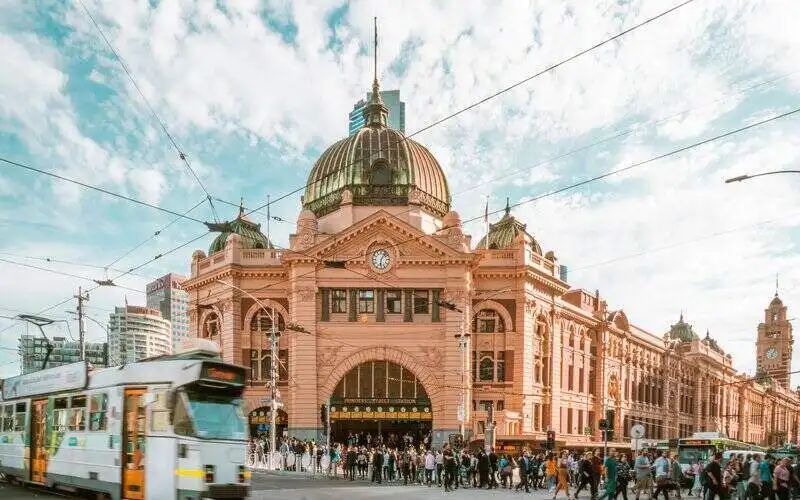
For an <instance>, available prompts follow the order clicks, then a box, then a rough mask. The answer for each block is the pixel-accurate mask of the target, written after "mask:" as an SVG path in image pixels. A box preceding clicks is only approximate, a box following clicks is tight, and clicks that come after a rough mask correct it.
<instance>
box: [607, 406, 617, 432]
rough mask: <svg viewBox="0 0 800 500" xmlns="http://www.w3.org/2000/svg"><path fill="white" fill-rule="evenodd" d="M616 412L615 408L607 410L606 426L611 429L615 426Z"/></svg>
mask: <svg viewBox="0 0 800 500" xmlns="http://www.w3.org/2000/svg"><path fill="white" fill-rule="evenodd" d="M614 421H615V414H614V410H606V427H608V428H609V429H613V428H614Z"/></svg>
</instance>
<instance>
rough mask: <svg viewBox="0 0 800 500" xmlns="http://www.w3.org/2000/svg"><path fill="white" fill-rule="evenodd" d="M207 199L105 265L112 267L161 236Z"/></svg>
mask: <svg viewBox="0 0 800 500" xmlns="http://www.w3.org/2000/svg"><path fill="white" fill-rule="evenodd" d="M205 201H206V200H205V198H204V199H202V200H200V201H199V202H198V203H196V204H195V205H194V206H193V207H192V208H190V209H189V210H187V211H186V212H184V213H183V215H181V216H180V217H175V218H174V219H172V221H170V222H169V223H167V224H166V225H165V226H163V227H161V228H160V229H157V230H156V231H155V232H154V233H153V234H152V235H151V236H150V237H149V238H147V239H145V240H143V241H142V242H141V243H139V244H137V245H136V246H134V247H133V248H131V249H130V250H128V251H127V252H125V253H123V254H122V255H120V256H119V257H117V258H116V259H114V260H113V261H111V263H109V264H108V265H107V266H105V267H107V268H109V269H111V266H113V265H114V264H116V263H117V262H119V261H121V260H122V259H124V258H125V257H127V256H128V255H130V254H132V253H133V252H135V251H136V250H138V249H140V248H142V247H143V246H144V245H146V244H148V243H150V242H151V241H153V240H154V239H156V238H157V237H159V236H160V235H161V233H163V232H164V231H166V230H167V229H169V228H170V227H171V226H172V225H174V224H175V223H176V222H178V221H179V220H181V219H183V218H184V216H186V215H189V213H191V212H192V211H193V210H194V209H196V208H197V207H199V206H200V205H202V204H203V203H205Z"/></svg>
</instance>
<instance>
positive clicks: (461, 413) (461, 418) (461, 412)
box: [458, 404, 464, 422]
mask: <svg viewBox="0 0 800 500" xmlns="http://www.w3.org/2000/svg"><path fill="white" fill-rule="evenodd" d="M458 421H459V422H463V421H464V405H463V404H460V405H458Z"/></svg>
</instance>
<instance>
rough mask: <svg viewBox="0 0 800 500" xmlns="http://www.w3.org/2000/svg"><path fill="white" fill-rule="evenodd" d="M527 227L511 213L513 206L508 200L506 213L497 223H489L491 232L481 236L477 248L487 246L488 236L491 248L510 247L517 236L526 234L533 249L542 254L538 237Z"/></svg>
mask: <svg viewBox="0 0 800 500" xmlns="http://www.w3.org/2000/svg"><path fill="white" fill-rule="evenodd" d="M527 227H528V226H527V224H523V223H521V222H520V221H518V220H517V219H516V218H515V217H514V216H513V215H511V207H510V206H509V204H508V200H506V214H505V215H504V216H503V218H502V219H500V220H499V221H498V222H497V223H495V224H489V234H487V235H486V236H484V237H483V238H481V240H480V241H479V242H478V245H477V247H476V248H478V249H480V248H486V247H487V245H486V238H489V245H488V248H489V249H490V250H502V249H504V248H509V247H511V246H512V245H513V244H514V240H515V239H516V238H517V236H519V235H520V234H524V235H525V236H527V237H528V238H529V239H530V245H531V249H532V250H533V251H534V252H535V253H536V254H537V255H542V247H541V246H539V242H537V241H536V238H534V237H533V236H531V235H530V234H528V232H527V231H526V230H525V228H527Z"/></svg>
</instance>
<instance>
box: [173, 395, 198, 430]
mask: <svg viewBox="0 0 800 500" xmlns="http://www.w3.org/2000/svg"><path fill="white" fill-rule="evenodd" d="M172 428H173V430H174V431H175V434H177V435H179V436H193V435H194V426H193V425H192V419H191V417H189V412H188V411H186V403H184V401H183V399H182V398H178V399H176V400H175V410H174V411H173V413H172Z"/></svg>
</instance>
